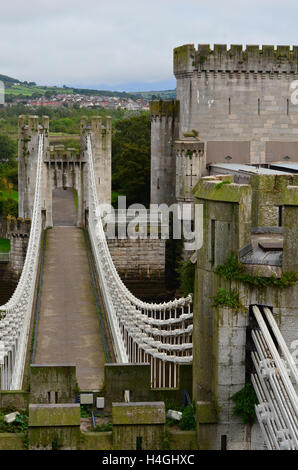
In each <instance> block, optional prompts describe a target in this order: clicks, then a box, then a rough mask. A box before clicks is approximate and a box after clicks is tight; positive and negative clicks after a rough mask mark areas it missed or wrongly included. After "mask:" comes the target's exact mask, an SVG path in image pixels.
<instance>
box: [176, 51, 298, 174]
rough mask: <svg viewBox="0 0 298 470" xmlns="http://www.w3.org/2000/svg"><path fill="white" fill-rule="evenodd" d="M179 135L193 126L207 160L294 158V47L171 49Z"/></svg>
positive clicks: (297, 111) (297, 69)
mask: <svg viewBox="0 0 298 470" xmlns="http://www.w3.org/2000/svg"><path fill="white" fill-rule="evenodd" d="M174 74H175V77H176V79H177V96H176V98H177V100H178V101H179V102H180V113H179V121H180V124H179V138H180V139H182V138H183V134H185V133H189V132H190V131H191V130H192V129H196V130H197V131H198V132H199V135H200V136H202V138H203V139H204V141H205V142H206V163H207V165H208V163H220V162H221V163H257V164H264V163H266V162H270V161H271V162H272V161H282V160H284V159H285V160H292V161H297V157H298V137H297V133H298V129H297V118H298V106H297V104H298V101H297V96H296V95H297V84H298V82H297V78H298V46H294V47H293V48H292V49H290V47H289V46H277V47H276V49H275V48H274V46H262V48H261V49H260V48H259V46H256V45H249V46H247V47H246V49H243V48H242V46H241V45H231V47H230V48H229V49H228V48H227V46H226V45H223V44H215V45H214V48H213V49H212V48H211V47H210V45H209V44H199V45H198V48H197V49H196V48H195V47H194V45H193V44H186V45H184V46H181V47H177V48H176V49H174Z"/></svg>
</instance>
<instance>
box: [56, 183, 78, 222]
mask: <svg viewBox="0 0 298 470" xmlns="http://www.w3.org/2000/svg"><path fill="white" fill-rule="evenodd" d="M76 222H77V211H76V207H75V204H74V198H73V190H72V188H66V189H63V188H57V189H54V191H53V224H54V225H58V226H59V225H62V226H63V225H76Z"/></svg>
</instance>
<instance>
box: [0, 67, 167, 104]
mask: <svg viewBox="0 0 298 470" xmlns="http://www.w3.org/2000/svg"><path fill="white" fill-rule="evenodd" d="M0 81H1V82H2V83H3V84H4V86H5V106H8V107H9V106H11V105H16V104H23V105H25V106H28V107H38V106H48V107H54V108H59V107H66V108H73V107H74V108H77V109H79V108H103V109H114V110H117V109H119V110H121V109H122V110H128V111H148V110H149V101H150V100H152V99H174V98H175V96H176V92H175V90H163V91H148V92H144V91H138V92H133V93H127V92H119V91H110V90H90V89H85V88H72V87H68V86H66V85H63V86H62V87H57V86H45V85H44V86H40V85H37V84H36V83H35V82H27V81H24V82H21V81H20V80H17V79H15V78H11V77H8V76H6V75H0Z"/></svg>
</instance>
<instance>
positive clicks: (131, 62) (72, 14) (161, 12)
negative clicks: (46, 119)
mask: <svg viewBox="0 0 298 470" xmlns="http://www.w3.org/2000/svg"><path fill="white" fill-rule="evenodd" d="M297 17H298V3H297V0H284V1H283V2H281V1H280V0H279V1H276V0H259V1H255V0H250V1H249V0H247V1H241V0H238V1H233V0H221V1H206V0H179V1H178V0H146V1H145V0H105V1H103V0H59V1H58V0H26V1H24V0H13V1H8V2H5V3H4V2H1V9H0V32H1V35H0V51H1V57H0V64H1V67H0V74H1V73H2V74H5V75H9V76H12V77H14V78H18V79H20V80H28V81H35V82H37V83H38V84H45V85H63V84H65V85H68V86H71V85H75V86H82V87H89V88H91V87H92V88H93V87H94V88H107V89H113V90H127V91H133V90H134V91H137V90H152V89H167V88H174V87H175V80H174V78H173V72H172V53H173V48H174V47H177V46H179V45H183V44H187V43H192V44H195V46H196V47H197V44H198V43H210V44H211V45H213V44H214V43H217V44H220V43H224V44H228V45H230V44H244V45H245V44H275V45H276V44H289V45H296V44H298V30H297Z"/></svg>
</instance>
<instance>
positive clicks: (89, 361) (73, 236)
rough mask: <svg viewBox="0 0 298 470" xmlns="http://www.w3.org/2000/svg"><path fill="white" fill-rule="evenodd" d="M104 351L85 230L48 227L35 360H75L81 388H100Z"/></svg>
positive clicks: (69, 361) (58, 362)
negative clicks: (84, 235) (85, 241)
mask: <svg viewBox="0 0 298 470" xmlns="http://www.w3.org/2000/svg"><path fill="white" fill-rule="evenodd" d="M104 362H105V356H104V350H103V344H102V339H101V333H100V329H99V323H98V317H97V312H96V308H95V301H94V294H93V291H92V285H91V279H90V273H89V266H88V260H87V254H86V249H85V244H84V239H83V232H82V231H81V229H79V228H77V227H54V228H53V229H51V230H49V231H48V235H47V245H46V255H45V265H44V273H43V283H42V295H41V307H40V318H39V324H38V336H37V350H36V357H35V364H69V363H71V364H76V366H77V379H78V384H79V387H80V388H81V389H83V390H90V389H98V388H99V387H100V385H101V382H102V380H103V377H104Z"/></svg>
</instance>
